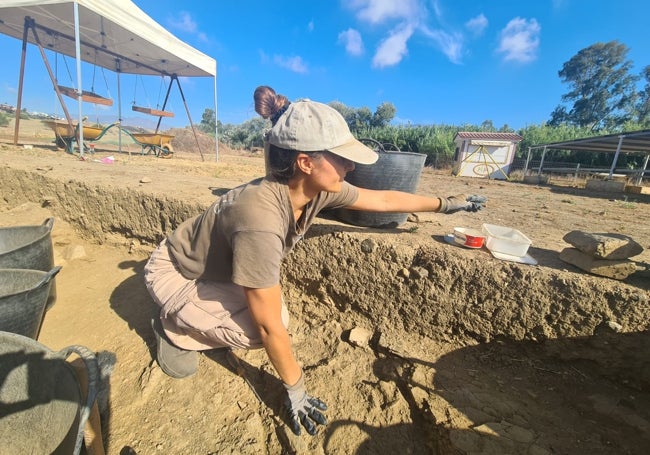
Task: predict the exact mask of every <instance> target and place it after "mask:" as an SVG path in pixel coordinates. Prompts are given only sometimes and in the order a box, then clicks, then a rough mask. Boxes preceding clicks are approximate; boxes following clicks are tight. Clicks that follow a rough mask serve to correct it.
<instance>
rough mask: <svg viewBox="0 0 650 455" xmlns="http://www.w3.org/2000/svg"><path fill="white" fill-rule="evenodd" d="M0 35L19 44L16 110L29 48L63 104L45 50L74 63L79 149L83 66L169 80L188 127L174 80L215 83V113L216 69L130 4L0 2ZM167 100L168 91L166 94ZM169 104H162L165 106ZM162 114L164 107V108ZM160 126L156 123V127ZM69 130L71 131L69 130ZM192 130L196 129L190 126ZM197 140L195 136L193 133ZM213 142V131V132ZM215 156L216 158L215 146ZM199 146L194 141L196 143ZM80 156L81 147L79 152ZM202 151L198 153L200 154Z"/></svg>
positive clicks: (124, 0) (120, 0)
mask: <svg viewBox="0 0 650 455" xmlns="http://www.w3.org/2000/svg"><path fill="white" fill-rule="evenodd" d="M0 33H3V34H6V35H9V36H13V37H14V38H17V39H21V40H22V41H23V47H22V58H21V68H20V80H19V87H18V102H17V105H16V107H17V110H18V111H20V107H21V106H20V105H21V97H22V88H23V75H24V65H25V55H26V49H27V43H31V44H35V45H37V46H38V47H39V49H40V51H41V56H42V57H43V60H44V62H45V64H46V67H47V69H48V72H49V74H50V78H51V79H52V84H53V87H54V90H55V91H56V92H57V95H58V97H59V100H60V102H61V104H62V107H63V108H64V111H65V114H66V118H67V120H68V122H69V123H70V125H71V119H70V116H69V114H68V112H67V109H66V108H65V103H64V102H63V99H62V98H61V93H60V91H59V88H58V87H57V84H56V80H55V77H54V75H53V73H52V71H51V69H50V66H49V64H48V62H47V58H46V55H45V52H44V49H50V50H52V51H54V52H57V53H60V54H63V55H67V56H70V57H74V58H75V59H76V69H77V87H75V90H76V94H77V100H78V110H79V113H78V122H79V123H78V124H79V136H78V143H79V144H83V141H82V140H81V138H83V126H82V121H81V119H82V118H83V96H84V91H83V88H82V74H81V62H82V61H84V62H88V63H91V64H93V65H96V66H100V67H102V68H106V69H108V70H111V71H114V72H116V73H117V74H118V102H119V103H120V107H119V110H118V112H119V114H118V115H119V117H120V120H121V117H122V114H121V102H120V100H119V98H120V95H119V90H120V85H119V75H120V73H128V74H139V75H157V76H160V75H162V76H168V77H170V85H169V89H171V85H172V82H173V81H176V83H177V86H178V88H179V90H180V92H181V97H182V98H183V102H184V104H185V109H186V111H187V115H188V118H189V121H190V124H191V125H192V118H191V115H190V112H189V109H188V108H187V103H185V98H184V95H183V93H182V89H181V86H180V83H179V81H178V77H210V76H211V77H213V79H214V106H215V115H216V112H217V63H216V60H215V59H213V58H211V57H208V56H207V55H205V54H203V53H201V52H200V51H198V50H196V49H194V48H193V47H191V46H189V45H188V44H187V43H185V42H183V41H181V40H179V39H178V38H176V37H175V36H174V35H172V34H171V33H169V32H168V31H167V30H166V29H165V28H163V27H162V26H161V25H160V24H158V23H157V22H155V21H154V20H153V19H151V18H150V17H149V16H148V15H147V14H145V13H144V12H143V11H142V10H141V9H140V8H138V7H137V6H136V5H135V4H134V3H133V2H132V1H130V0H110V1H108V0H2V2H0ZM167 95H169V90H168V91H167ZM166 101H167V99H165V102H166ZM163 109H164V106H163ZM19 123H20V120H19V116H16V127H15V128H16V130H15V136H14V143H17V140H18V131H19ZM158 125H160V119H159V122H158ZM71 126H72V125H71ZM192 130H194V126H193V125H192ZM195 136H196V133H195ZM215 137H216V131H215ZM216 143H217V146H216V147H217V148H216V155H217V159H218V157H219V149H218V140H217V141H216ZM197 145H198V140H197ZM79 149H80V153H83V146H81V147H79ZM199 150H200V148H199Z"/></svg>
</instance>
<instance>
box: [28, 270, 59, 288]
mask: <svg viewBox="0 0 650 455" xmlns="http://www.w3.org/2000/svg"><path fill="white" fill-rule="evenodd" d="M59 270H61V266H60V265H57V266H56V267H54V268H53V269H52V270H50V271H49V272H47V273H46V274H45V276H44V277H43V278H41V281H39V282H38V283H37V284H36V286H34V288H33V289H38V288H40V287H41V286H45V285H46V284H47V283H49V282H50V280H51V279H52V278H54V276H55V275H56V274H57V273H59Z"/></svg>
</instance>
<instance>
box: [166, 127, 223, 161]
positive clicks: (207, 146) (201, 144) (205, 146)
mask: <svg viewBox="0 0 650 455" xmlns="http://www.w3.org/2000/svg"><path fill="white" fill-rule="evenodd" d="M194 131H195V132H196V136H195V133H194V132H192V128H190V127H189V126H188V127H185V128H172V129H170V130H169V131H167V133H169V134H173V135H174V139H173V140H172V147H174V153H179V152H180V153H189V154H199V150H200V151H201V152H202V153H203V154H204V155H205V154H206V153H207V154H208V155H210V154H211V153H212V152H213V151H214V150H215V140H214V137H213V136H211V135H209V134H205V133H204V132H202V131H199V129H198V128H194ZM219 152H220V153H227V154H233V153H235V151H234V150H233V149H231V148H230V147H228V146H227V145H226V144H224V143H223V142H219Z"/></svg>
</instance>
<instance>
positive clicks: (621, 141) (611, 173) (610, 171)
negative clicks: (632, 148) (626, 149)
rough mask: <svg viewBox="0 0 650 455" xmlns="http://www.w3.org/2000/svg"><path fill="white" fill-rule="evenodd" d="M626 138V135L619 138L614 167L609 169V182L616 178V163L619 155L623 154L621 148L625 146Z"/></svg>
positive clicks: (613, 161)
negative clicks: (624, 140)
mask: <svg viewBox="0 0 650 455" xmlns="http://www.w3.org/2000/svg"><path fill="white" fill-rule="evenodd" d="M624 138H625V135H620V136H619V137H618V146H617V147H616V153H614V159H613V160H612V167H611V168H609V177H608V180H611V179H612V178H613V177H614V169H616V162H617V161H618V155H619V154H620V153H621V146H622V145H623V139H624Z"/></svg>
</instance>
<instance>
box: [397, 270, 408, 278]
mask: <svg viewBox="0 0 650 455" xmlns="http://www.w3.org/2000/svg"><path fill="white" fill-rule="evenodd" d="M397 274H398V275H399V276H401V277H403V278H406V279H408V278H409V277H410V276H411V272H409V270H408V269H401V270H400V271H399V272H397Z"/></svg>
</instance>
